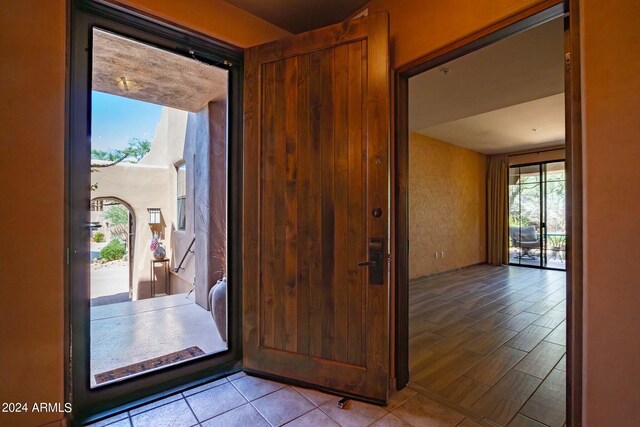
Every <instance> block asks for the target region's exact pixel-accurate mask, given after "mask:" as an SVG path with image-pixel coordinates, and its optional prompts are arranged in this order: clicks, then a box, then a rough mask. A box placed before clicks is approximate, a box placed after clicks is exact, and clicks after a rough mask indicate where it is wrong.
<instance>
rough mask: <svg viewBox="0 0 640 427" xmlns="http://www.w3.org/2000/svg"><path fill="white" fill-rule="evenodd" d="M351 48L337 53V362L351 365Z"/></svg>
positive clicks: (335, 185) (335, 279) (337, 48)
mask: <svg viewBox="0 0 640 427" xmlns="http://www.w3.org/2000/svg"><path fill="white" fill-rule="evenodd" d="M348 59H349V46H348V45H343V46H338V47H336V48H335V50H334V84H333V103H334V109H333V122H334V132H333V139H334V183H333V186H334V189H333V195H334V203H335V222H334V247H333V253H334V255H333V259H334V264H335V277H334V280H333V295H334V301H335V360H338V361H340V362H347V360H348V357H347V345H348V342H347V339H348V338H347V327H348V324H347V313H348V312H349V305H348V304H349V302H348V293H347V283H348V282H347V276H348V268H349V266H348V258H347V256H346V254H348V253H349V241H348V238H349V236H348V228H347V227H348V219H349V218H348V191H349V104H348V88H349V86H348V85H349V61H348Z"/></svg>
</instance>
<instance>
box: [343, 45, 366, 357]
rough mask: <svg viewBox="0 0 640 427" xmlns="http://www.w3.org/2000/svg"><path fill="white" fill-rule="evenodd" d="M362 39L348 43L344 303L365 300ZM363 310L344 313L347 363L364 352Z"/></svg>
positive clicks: (355, 302) (353, 303)
mask: <svg viewBox="0 0 640 427" xmlns="http://www.w3.org/2000/svg"><path fill="white" fill-rule="evenodd" d="M362 55H363V54H362V42H358V43H351V44H349V55H348V56H349V58H348V61H349V84H348V92H349V93H348V106H349V107H348V115H349V117H348V120H349V129H348V141H347V145H348V151H349V152H348V163H349V164H348V181H349V183H350V185H349V189H348V196H347V199H348V207H347V210H348V212H347V228H348V240H349V246H348V249H349V252H348V253H347V256H346V259H347V271H348V279H347V290H346V294H347V305H348V306H349V307H354V306H357V303H358V302H359V301H365V299H364V298H365V297H366V295H365V294H364V289H365V284H364V283H363V280H364V278H363V269H362V268H361V267H358V265H357V263H358V261H361V260H364V259H365V257H366V247H365V240H363V239H362V236H365V235H366V230H365V224H366V222H365V218H364V211H365V206H364V204H363V201H364V198H365V197H366V195H363V191H362V188H363V187H362V186H363V182H364V169H363V166H364V159H363V155H364V154H365V152H364V149H363V145H364V144H365V143H366V141H363V132H362V129H364V128H363V124H364V117H363V116H364V115H363V114H362V110H363V107H362V105H363V104H364V102H363V97H364V95H363V90H362V86H363V82H362V76H363V73H362V68H363V65H362ZM363 319H364V312H363V311H362V310H349V312H348V314H347V363H351V364H354V365H359V366H361V365H362V364H363V363H364V361H363V360H362V352H363V348H364V346H363V339H362V337H363V335H364V334H363V332H362V325H363Z"/></svg>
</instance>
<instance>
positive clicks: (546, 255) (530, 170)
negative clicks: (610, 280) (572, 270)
mask: <svg viewBox="0 0 640 427" xmlns="http://www.w3.org/2000/svg"><path fill="white" fill-rule="evenodd" d="M565 204H566V191H565V162H564V161H555V162H546V163H535V164H529V165H521V166H513V167H511V168H509V263H510V264H512V265H523V266H529V267H539V268H551V269H557V270H565V269H566V250H567V248H566V240H567V238H566V218H565Z"/></svg>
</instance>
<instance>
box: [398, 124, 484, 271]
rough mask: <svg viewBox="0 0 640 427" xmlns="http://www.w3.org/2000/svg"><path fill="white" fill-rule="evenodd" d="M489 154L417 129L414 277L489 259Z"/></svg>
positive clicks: (412, 165) (412, 142) (412, 159)
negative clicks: (459, 145) (487, 182)
mask: <svg viewBox="0 0 640 427" xmlns="http://www.w3.org/2000/svg"><path fill="white" fill-rule="evenodd" d="M486 179H487V157H486V156H485V155H483V154H480V153H476V152H475V151H471V150H467V149H464V148H461V147H458V146H455V145H452V144H448V143H446V142H443V141H439V140H437V139H434V138H429V137H427V136H424V135H421V134H418V133H414V132H412V133H411V135H410V138H409V242H410V246H409V277H410V278H415V277H421V276H426V275H429V274H433V273H439V272H443V271H450V270H454V269H457V268H461V267H465V266H469V265H473V264H478V263H482V262H485V261H486V252H485V251H486V250H485V248H486V244H487V241H486V230H487V228H486V223H487V206H486V203H487V197H486Z"/></svg>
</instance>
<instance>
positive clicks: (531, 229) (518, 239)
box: [509, 225, 540, 259]
mask: <svg viewBox="0 0 640 427" xmlns="http://www.w3.org/2000/svg"><path fill="white" fill-rule="evenodd" d="M509 235H510V236H511V244H512V245H513V246H514V247H516V248H518V249H520V253H519V254H518V255H516V258H520V259H522V258H523V257H525V256H526V257H529V258H531V259H537V258H536V256H535V255H534V254H533V253H532V252H531V251H532V250H533V249H540V237H538V231H537V230H536V227H535V225H530V226H527V227H509Z"/></svg>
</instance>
